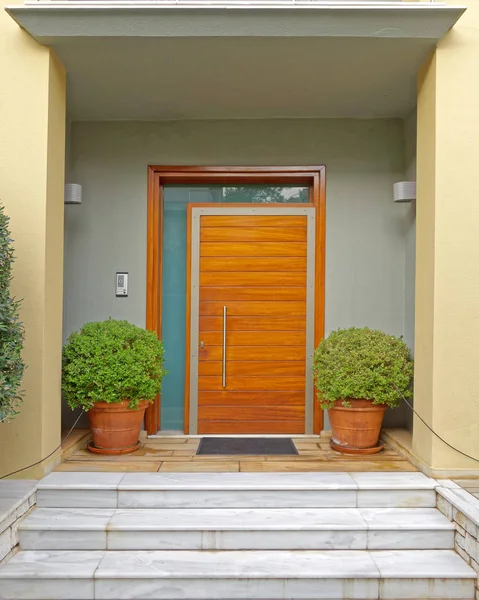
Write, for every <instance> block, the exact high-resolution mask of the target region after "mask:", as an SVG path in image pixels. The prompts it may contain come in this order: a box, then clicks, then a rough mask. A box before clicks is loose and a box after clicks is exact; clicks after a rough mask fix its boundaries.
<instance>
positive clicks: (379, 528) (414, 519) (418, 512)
mask: <svg viewBox="0 0 479 600" xmlns="http://www.w3.org/2000/svg"><path fill="white" fill-rule="evenodd" d="M454 532H455V530H454V525H453V524H452V523H451V522H450V521H449V520H448V519H446V517H445V516H444V515H442V514H441V513H440V512H439V511H438V510H437V509H434V508H361V509H358V508H340V509H338V508H326V509H311V508H310V509H304V508H300V509H291V508H284V509H283V508H281V509H278V508H276V509H272V508H269V509H264V508H259V509H258V508H255V509H247V508H236V509H224V508H220V509H214V510H211V509H186V508H185V509H181V510H178V509H171V508H165V509H104V508H103V509H102V508H98V509H92V508H89V509H81V508H71V509H58V508H38V509H36V510H34V511H33V512H32V513H31V514H30V515H29V516H28V517H27V518H26V519H25V520H24V521H23V523H22V524H21V525H20V528H19V535H20V547H21V548H22V549H23V550H106V549H108V550H295V549H296V550H327V549H331V550H366V549H373V550H389V549H391V550H392V549H398V550H399V549H404V550H406V549H421V550H426V549H431V550H432V549H452V548H454Z"/></svg>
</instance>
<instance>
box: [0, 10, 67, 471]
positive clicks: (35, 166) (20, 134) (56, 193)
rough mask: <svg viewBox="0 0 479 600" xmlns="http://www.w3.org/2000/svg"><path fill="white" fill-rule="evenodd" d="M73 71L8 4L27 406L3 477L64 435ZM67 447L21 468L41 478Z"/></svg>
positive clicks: (8, 115)
mask: <svg viewBox="0 0 479 600" xmlns="http://www.w3.org/2000/svg"><path fill="white" fill-rule="evenodd" d="M64 155H65V71H64V69H63V66H62V65H61V64H60V63H59V61H58V60H57V59H56V57H55V55H54V54H53V52H51V51H50V50H49V49H48V48H44V47H42V46H41V45H40V44H38V43H37V42H36V41H35V40H33V39H32V38H31V37H30V36H29V35H28V34H27V33H25V32H24V31H23V30H21V29H20V28H19V27H18V25H16V23H15V22H14V21H13V20H12V19H11V18H10V17H9V16H8V15H7V14H6V13H5V12H4V11H3V9H2V10H0V202H1V203H2V204H3V205H4V206H5V210H6V213H7V214H8V215H9V216H10V218H11V223H10V227H11V231H12V237H13V239H14V247H15V254H16V257H17V259H16V262H15V265H14V271H13V282H12V291H13V294H14V295H15V296H16V297H17V298H23V303H22V309H21V319H22V321H23V322H24V325H25V331H26V339H25V349H24V359H25V362H26V364H27V370H26V372H25V377H24V381H23V388H24V390H25V399H24V403H23V405H22V406H21V409H20V411H21V414H20V415H19V416H18V417H17V418H16V419H15V420H14V421H12V422H11V423H3V424H0V477H1V476H2V475H5V474H7V473H10V472H11V471H14V470H16V469H21V468H23V467H25V466H27V465H29V464H31V463H34V462H37V461H41V459H42V458H43V457H45V456H47V455H48V454H50V453H51V452H52V451H53V450H54V449H55V448H56V447H57V446H58V445H59V443H60V431H61V421H60V419H61V398H60V373H61V369H60V365H61V342H62V338H61V329H62V293H63V292H62V285H63V282H62V280H63V185H64V162H65V161H64ZM58 457H59V452H55V453H54V454H53V455H52V456H51V457H50V458H49V459H48V460H46V461H42V462H40V464H39V465H38V466H36V467H33V468H31V469H29V470H27V471H23V472H22V473H19V474H18V475H17V477H22V478H25V477H33V478H36V477H41V476H42V475H43V474H44V473H45V472H46V471H48V470H49V469H50V468H51V467H52V466H53V465H54V464H55V462H58Z"/></svg>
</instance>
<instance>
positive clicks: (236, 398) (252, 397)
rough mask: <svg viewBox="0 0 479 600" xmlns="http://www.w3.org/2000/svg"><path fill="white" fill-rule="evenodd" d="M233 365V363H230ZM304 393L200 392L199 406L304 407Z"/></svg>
mask: <svg viewBox="0 0 479 600" xmlns="http://www.w3.org/2000/svg"><path fill="white" fill-rule="evenodd" d="M230 364H231V363H230ZM304 402H305V398H304V392H301V391H300V392H265V391H262V392H234V391H233V392H231V391H228V392H224V391H221V392H202V391H200V392H198V406H236V405H238V404H239V405H241V406H249V405H251V406H259V405H261V406H270V405H272V406H277V405H278V404H288V405H290V406H293V405H295V406H304Z"/></svg>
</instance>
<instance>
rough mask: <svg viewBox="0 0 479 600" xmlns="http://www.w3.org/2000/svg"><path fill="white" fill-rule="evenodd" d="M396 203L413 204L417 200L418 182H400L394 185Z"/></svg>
mask: <svg viewBox="0 0 479 600" xmlns="http://www.w3.org/2000/svg"><path fill="white" fill-rule="evenodd" d="M393 188H394V202H411V201H412V200H416V182H415V181H398V182H397V183H395V184H394V186H393Z"/></svg>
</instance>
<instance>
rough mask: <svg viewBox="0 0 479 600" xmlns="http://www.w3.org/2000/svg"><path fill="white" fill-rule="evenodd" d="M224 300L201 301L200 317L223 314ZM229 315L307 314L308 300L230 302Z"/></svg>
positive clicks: (297, 315)
mask: <svg viewBox="0 0 479 600" xmlns="http://www.w3.org/2000/svg"><path fill="white" fill-rule="evenodd" d="M223 306H225V304H223V303H222V302H200V317H203V316H205V317H209V316H211V317H217V316H221V317H222V316H223ZM226 306H227V311H228V317H255V316H261V315H264V316H271V317H273V316H277V317H283V316H285V317H286V316H291V317H303V316H305V315H306V302H228V303H227V304H226Z"/></svg>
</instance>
